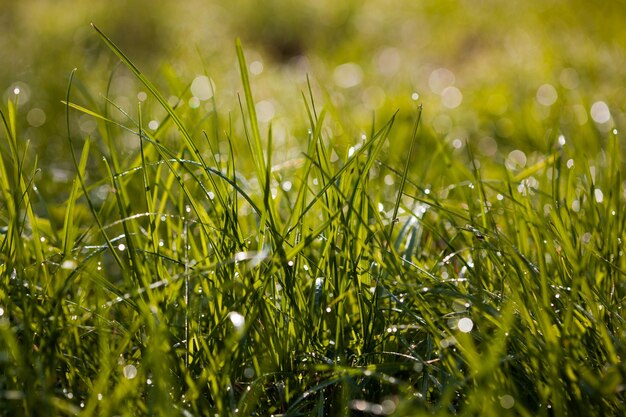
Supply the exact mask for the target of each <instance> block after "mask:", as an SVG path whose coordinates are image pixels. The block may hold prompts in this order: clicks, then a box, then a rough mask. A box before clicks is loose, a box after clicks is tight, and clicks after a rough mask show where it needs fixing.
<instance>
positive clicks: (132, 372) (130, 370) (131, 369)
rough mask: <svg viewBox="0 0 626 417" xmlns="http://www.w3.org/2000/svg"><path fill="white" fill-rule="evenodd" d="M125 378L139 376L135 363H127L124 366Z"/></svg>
mask: <svg viewBox="0 0 626 417" xmlns="http://www.w3.org/2000/svg"><path fill="white" fill-rule="evenodd" d="M123 372H124V378H126V379H133V378H135V377H136V376H137V368H136V367H135V365H126V366H125V367H124V371H123Z"/></svg>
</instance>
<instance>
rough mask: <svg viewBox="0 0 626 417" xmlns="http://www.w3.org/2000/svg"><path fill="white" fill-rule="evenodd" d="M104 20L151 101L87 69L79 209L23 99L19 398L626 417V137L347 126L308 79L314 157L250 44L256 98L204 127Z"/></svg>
mask: <svg viewBox="0 0 626 417" xmlns="http://www.w3.org/2000/svg"><path fill="white" fill-rule="evenodd" d="M96 30H97V32H98V34H99V36H100V38H101V40H102V41H103V42H104V43H105V44H106V45H107V46H108V47H109V48H110V49H111V51H112V53H114V54H115V55H117V57H118V58H119V59H120V60H121V61H122V62H123V64H124V66H125V68H126V70H127V71H129V73H132V75H133V76H134V77H135V78H136V79H137V80H138V81H139V82H140V83H141V85H142V86H143V89H144V90H145V91H146V92H147V94H148V98H147V99H146V100H145V101H142V102H140V103H138V104H137V106H136V108H135V109H126V108H123V107H122V106H120V105H118V104H116V102H115V101H114V100H113V99H110V98H109V96H108V94H105V95H104V98H94V97H92V96H89V95H88V94H87V93H86V92H85V89H84V88H77V86H78V87H81V86H80V84H77V82H76V80H75V79H74V76H72V77H71V79H70V82H69V86H68V90H67V97H66V100H65V105H66V110H67V131H68V132H67V135H66V137H67V141H68V144H69V149H71V150H72V153H71V154H70V155H68V156H67V157H68V158H70V159H71V160H72V163H73V165H74V174H73V176H74V179H73V182H72V184H71V187H70V189H68V190H67V201H65V202H63V203H62V204H60V205H59V204H52V203H48V202H47V200H46V195H45V192H43V191H44V190H39V189H38V188H37V185H38V183H39V182H40V181H41V182H43V181H44V180H43V178H44V177H45V176H46V175H49V172H48V168H47V167H46V166H45V165H44V167H43V168H40V167H39V165H38V164H39V161H38V160H37V159H36V158H33V157H31V155H30V154H29V150H28V142H27V141H26V140H25V139H24V138H23V137H22V136H21V134H20V131H19V129H18V126H19V118H20V117H21V116H20V114H19V112H18V111H17V109H18V105H17V104H18V103H17V101H18V100H19V94H16V95H15V96H14V97H13V98H11V100H9V101H8V103H7V105H6V107H4V108H3V109H2V121H3V125H4V130H3V133H2V140H3V143H2V147H3V148H2V149H3V155H2V158H0V187H1V193H2V194H1V197H0V201H1V202H2V209H1V211H0V219H1V220H2V224H3V225H6V226H3V228H2V235H1V237H0V239H1V240H0V257H1V264H0V280H1V281H0V282H1V285H0V336H1V337H0V368H1V369H2V372H1V373H0V405H1V407H0V409H1V410H3V411H2V413H4V414H6V415H46V416H52V415H54V416H58V415H77V414H80V415H85V416H89V415H120V416H130V415H163V416H173V415H181V416H190V415H220V416H228V415H259V416H267V415H285V416H300V415H312V416H324V415H329V416H342V415H345V416H348V415H353V416H360V415H363V416H365V415H392V414H393V415H400V416H420V415H441V416H443V415H462V416H470V415H481V416H501V415H520V416H564V415H581V416H588V415H622V414H623V413H624V410H625V406H624V378H625V377H626V373H625V371H626V369H625V368H624V365H623V364H622V359H621V358H623V357H624V354H625V353H626V352H624V350H625V349H626V347H625V346H626V345H625V344H624V338H625V336H626V335H625V334H624V320H623V313H622V307H623V305H624V296H625V293H626V287H625V282H626V281H625V275H624V274H625V271H626V259H625V257H624V254H623V240H624V239H625V238H626V235H625V230H626V213H625V212H624V210H623V208H622V207H623V203H624V199H625V184H624V179H623V178H622V170H623V168H624V164H623V160H622V151H621V149H620V133H619V132H617V130H613V129H611V128H609V129H606V128H601V129H588V130H587V131H586V132H584V134H580V133H578V134H574V133H573V134H572V135H571V137H569V136H568V137H566V136H563V135H562V134H560V133H559V132H560V131H561V129H559V126H558V121H557V122H554V124H552V125H550V124H549V123H552V122H551V120H547V121H546V123H548V125H544V126H543V131H541V132H540V133H539V134H540V135H541V140H543V141H544V142H546V143H547V145H546V146H545V147H544V148H545V149H544V151H541V152H538V151H537V152H534V153H530V152H529V153H528V154H526V153H524V152H522V151H519V150H518V151H517V152H511V153H510V154H509V155H508V156H505V157H502V161H501V163H493V162H494V161H493V160H491V161H490V158H489V157H488V156H480V155H478V156H477V155H475V153H476V149H473V148H472V146H471V145H469V144H467V143H463V144H460V145H459V144H457V145H455V146H452V145H451V144H450V143H448V142H445V141H441V140H438V138H437V137H435V136H433V134H432V132H430V130H429V128H428V127H424V126H422V125H421V124H420V122H421V120H420V118H421V115H422V112H423V111H428V109H426V110H423V109H422V108H421V107H420V106H418V105H417V104H416V105H415V108H414V109H412V110H410V111H408V112H407V111H404V112H398V113H395V114H394V115H393V116H391V117H389V118H387V119H383V120H378V119H377V118H376V117H374V118H373V120H372V122H371V124H370V125H369V126H359V129H360V130H361V131H362V132H366V133H362V134H361V135H352V133H351V132H352V129H350V128H348V127H346V128H345V129H339V130H340V131H341V132H343V133H341V134H335V133H333V132H337V131H338V129H334V130H333V129H331V128H329V127H328V126H337V125H342V124H343V125H345V126H350V123H351V122H350V121H349V120H346V118H347V117H348V116H349V115H346V116H344V115H342V114H341V110H340V109H337V108H336V107H334V106H332V105H331V104H330V102H328V101H327V100H325V98H324V97H323V95H322V97H321V98H320V97H319V95H318V94H317V93H316V91H318V87H317V86H314V85H311V83H310V82H309V83H308V85H307V86H306V87H305V88H304V89H303V93H302V100H301V109H298V110H295V109H294V113H295V112H297V113H298V115H293V118H294V119H295V120H297V119H298V117H300V118H302V117H301V115H302V114H304V117H303V118H302V125H301V126H299V127H298V128H297V131H298V132H300V134H301V138H300V139H301V149H300V150H299V152H298V154H297V156H296V157H292V156H291V154H289V153H288V152H285V151H284V149H283V148H282V145H281V143H280V141H279V139H278V138H277V137H276V136H275V133H274V131H273V128H272V125H271V124H264V123H261V122H260V121H259V120H258V117H257V115H256V112H257V107H256V106H255V101H254V92H253V89H254V87H255V86H254V85H252V84H251V82H250V79H249V76H248V65H247V63H246V59H245V54H244V51H243V48H242V47H241V44H239V43H238V44H237V46H236V48H237V49H236V50H237V57H238V63H239V69H240V73H241V85H242V94H241V95H240V98H239V103H238V104H239V110H238V111H237V112H233V113H228V114H222V113H220V109H219V108H217V106H214V107H213V110H212V111H210V112H208V114H206V117H204V118H203V119H201V120H197V118H196V117H195V116H194V115H193V114H192V113H191V112H190V111H189V109H188V107H185V106H184V105H183V100H185V99H188V98H189V96H190V93H189V91H188V89H185V88H182V89H181V91H178V92H177V94H178V95H179V96H180V97H181V100H180V101H176V100H170V98H169V96H168V95H167V94H166V93H163V92H161V90H160V89H159V88H157V87H155V85H154V84H152V82H151V81H150V80H148V79H147V78H146V77H145V76H144V75H143V74H142V72H141V71H140V70H139V69H138V67H137V66H136V65H135V64H134V63H133V62H131V60H130V59H129V58H127V57H126V55H124V52H123V51H121V50H120V49H119V48H118V47H117V46H116V45H115V44H114V43H113V41H111V40H110V39H109V38H108V37H107V36H106V35H105V34H103V33H102V32H100V31H99V30H98V29H96ZM233 88H236V87H234V86H233ZM321 88H323V86H322V87H321ZM77 90H79V92H76V91H77ZM81 100H82V101H81ZM81 103H87V104H81ZM146 109H148V110H146ZM149 110H152V111H153V112H154V114H146V112H147V111H149ZM85 115H86V116H87V117H89V118H91V119H92V120H93V121H94V122H95V123H97V129H96V130H95V131H94V133H93V135H92V136H85V135H83V134H80V133H77V132H76V130H75V129H74V128H73V124H72V120H74V119H75V118H76V117H83V116H85ZM286 116H287V117H290V115H286ZM147 121H150V122H151V121H156V122H157V123H155V124H150V123H149V122H147ZM516 123H517V125H516V126H517V127H518V128H519V129H521V130H522V131H523V132H525V133H527V134H528V135H529V136H531V137H534V136H533V134H534V133H535V132H536V131H538V130H539V129H538V127H537V126H535V125H533V126H528V127H526V126H524V124H523V122H521V121H516ZM605 127H606V126H605ZM564 130H567V129H564ZM429 132H430V133H429ZM538 140H539V139H538ZM589 143H594V144H595V146H596V148H597V149H598V151H597V153H590V149H596V148H591V147H590V146H589V145H588V144H589ZM459 148H460V149H459Z"/></svg>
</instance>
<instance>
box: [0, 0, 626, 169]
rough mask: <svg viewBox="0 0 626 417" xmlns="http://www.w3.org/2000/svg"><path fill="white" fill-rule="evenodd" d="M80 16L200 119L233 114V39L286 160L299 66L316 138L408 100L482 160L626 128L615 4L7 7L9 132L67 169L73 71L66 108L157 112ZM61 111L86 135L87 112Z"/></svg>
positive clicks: (1, 40) (438, 134) (294, 140)
mask: <svg viewBox="0 0 626 417" xmlns="http://www.w3.org/2000/svg"><path fill="white" fill-rule="evenodd" d="M91 22H93V23H94V24H96V25H97V26H98V27H99V28H100V29H101V30H102V31H103V32H104V33H106V34H107V35H108V36H109V37H110V38H111V39H112V40H113V41H114V42H115V43H116V44H118V46H119V47H120V48H121V49H122V50H123V51H124V52H125V53H126V54H127V55H128V56H129V57H130V59H131V60H132V61H133V62H134V63H135V64H136V65H137V66H138V67H139V68H140V69H141V70H142V71H143V72H144V73H145V74H146V76H147V77H148V78H149V79H150V80H152V81H153V82H154V83H155V84H156V85H157V86H158V87H159V88H160V89H161V92H162V93H163V95H164V96H166V97H170V98H171V99H172V100H173V102H176V100H177V99H182V102H181V104H180V107H179V108H180V111H182V112H186V111H188V112H189V113H186V114H187V115H188V116H187V118H191V119H192V120H191V121H190V123H198V124H199V126H200V124H201V122H202V120H203V118H206V117H207V116H206V115H207V114H209V113H210V112H211V111H213V110H214V106H217V111H218V113H219V114H220V115H221V117H223V118H225V119H226V120H227V119H228V117H229V115H238V116H239V117H240V109H239V103H238V98H237V95H238V94H241V93H242V88H241V82H240V80H239V71H238V68H237V60H236V55H235V47H234V41H235V39H236V38H237V37H239V38H241V39H242V42H243V45H244V50H245V52H246V57H247V60H248V66H249V71H250V74H251V83H252V87H253V91H254V95H255V100H256V101H257V112H258V116H259V119H260V121H261V124H262V126H265V127H267V126H268V124H269V123H270V122H271V123H272V126H273V128H274V133H275V134H276V143H277V144H278V145H285V147H284V149H285V150H286V152H287V153H289V152H292V153H294V154H297V153H299V152H301V151H302V148H301V147H298V146H297V144H298V143H301V142H302V140H303V137H302V136H303V135H302V134H301V133H302V131H303V130H304V131H305V132H306V127H307V124H306V112H305V107H304V105H303V99H302V94H301V93H302V92H303V91H304V92H307V83H306V77H307V75H308V76H309V77H310V79H311V84H312V88H313V92H314V94H315V97H316V100H317V103H316V104H317V105H318V106H320V107H321V106H322V105H327V106H329V108H331V110H332V111H333V112H334V114H336V115H340V116H337V118H338V119H340V120H342V121H343V122H341V123H339V122H336V121H335V122H333V121H332V120H331V121H329V132H328V133H327V134H328V135H329V136H333V135H335V136H337V137H340V136H342V135H343V136H342V137H347V138H348V139H346V140H349V139H350V138H354V140H355V141H356V140H358V138H359V137H360V134H361V132H360V130H363V129H367V128H368V126H371V123H372V120H374V119H375V120H377V123H378V126H380V125H381V124H382V123H384V122H385V121H386V120H388V119H389V117H391V116H392V115H393V114H394V112H395V111H396V110H400V113H399V116H398V124H399V125H400V127H399V128H400V130H402V128H403V127H402V126H409V123H404V124H403V122H405V121H407V122H408V120H409V119H411V118H413V117H414V110H413V108H414V107H415V104H416V103H420V104H423V106H424V118H423V132H425V134H428V135H430V137H431V138H435V139H436V140H438V141H440V142H441V143H445V144H447V145H449V146H450V147H451V148H452V149H457V150H458V152H459V153H462V152H463V149H461V148H463V147H464V146H465V144H466V143H470V144H472V145H473V146H474V150H475V152H476V153H477V154H478V155H479V156H482V157H486V158H487V159H489V158H492V159H494V160H497V159H498V158H501V157H500V156H499V155H501V154H502V155H506V154H507V153H508V152H510V151H512V150H515V149H521V150H522V151H524V152H533V151H537V152H547V151H549V150H550V149H551V148H553V147H554V144H555V143H556V141H557V138H558V136H559V135H563V136H564V137H565V138H566V140H567V141H570V140H572V141H574V142H576V141H578V142H576V143H581V144H583V145H582V146H589V152H591V153H593V154H595V153H597V152H598V146H599V145H598V144H597V142H598V138H601V137H602V136H603V135H606V134H608V132H610V131H612V130H613V129H614V128H617V129H618V130H619V128H620V126H624V125H625V124H626V52H625V48H626V25H624V22H626V2H624V1H621V0H620V1H582V0H580V1H579V0H571V1H565V0H545V1H541V2H539V1H536V2H528V1H496V0H423V1H415V0H369V1H367V0H366V1H362V0H360V1H355V0H347V1H341V2H335V1H326V0H324V1H304V0H290V1H279V0H269V1H262V2H259V1H253V0H231V1H228V2H222V1H199V0H188V1H181V2H173V1H167V2H166V1H154V0H150V1H148V0H141V1H121V0H111V1H89V2H87V1H67V0H65V1H64V0H30V1H7V0H4V1H2V7H1V8H0V62H1V63H2V65H0V91H1V92H2V98H3V101H4V102H5V103H6V101H7V100H14V99H15V93H16V92H17V91H19V99H18V102H19V116H18V117H19V121H20V124H21V128H20V137H21V139H23V140H30V141H31V149H33V150H34V151H36V152H37V153H38V154H39V158H40V160H41V161H44V162H40V163H41V164H50V165H54V166H57V167H63V166H65V167H71V165H70V161H69V158H68V154H67V152H66V151H64V149H66V146H67V145H66V143H67V141H66V139H65V136H66V128H65V116H64V115H65V110H66V109H65V106H64V105H63V104H62V103H61V101H62V100H63V99H64V98H65V92H66V89H67V83H68V78H69V74H70V72H71V70H72V69H73V68H76V69H77V72H76V77H75V85H74V86H73V91H74V93H73V101H75V102H77V103H79V104H81V105H83V106H85V107H88V108H90V109H93V110H99V109H101V108H102V106H103V103H105V96H107V97H108V98H109V99H110V100H111V101H112V102H114V103H115V104H116V105H117V106H119V107H120V108H121V109H123V110H125V111H126V112H128V113H129V115H130V116H131V117H136V114H137V105H138V103H139V102H143V101H145V105H144V110H143V111H144V113H145V114H144V117H145V121H144V122H145V124H146V125H147V124H148V123H149V122H152V126H153V127H156V126H158V122H159V118H161V117H163V116H164V114H165V113H164V112H163V111H160V110H159V109H157V106H156V105H155V104H152V105H151V104H150V98H149V97H147V96H146V94H145V88H142V86H141V85H140V83H139V82H138V81H137V80H136V79H134V77H133V76H132V75H131V74H130V72H129V71H128V70H126V69H124V68H123V66H121V65H119V60H118V59H117V58H116V57H115V55H114V54H113V53H112V52H111V51H110V50H108V49H107V48H106V46H105V45H104V44H103V42H102V41H101V40H100V39H99V38H98V36H97V34H96V32H95V31H94V30H93V29H92V27H91V25H90V23H91ZM109 78H111V84H110V86H109V87H107V83H108V82H109ZM113 113H115V112H113ZM194 114H195V116H194ZM114 118H116V120H119V121H120V122H122V123H124V118H125V116H123V115H122V114H121V113H120V112H118V114H117V115H114ZM194 118H195V119H194ZM235 118H236V117H235ZM71 119H72V124H73V126H74V127H75V128H76V132H77V133H78V134H80V135H82V136H83V137H86V136H88V135H94V136H96V135H97V132H96V122H95V120H93V118H92V117H90V116H88V115H81V114H80V113H79V112H72V114H71ZM585 138H586V139H585ZM292 147H293V149H294V150H293V151H292V150H291V148H292ZM400 151H401V152H402V150H400ZM59 169H61V168H59ZM59 172H61V171H59ZM64 178H65V179H67V178H69V176H64V175H63V174H59V175H58V179H59V180H63V179H64Z"/></svg>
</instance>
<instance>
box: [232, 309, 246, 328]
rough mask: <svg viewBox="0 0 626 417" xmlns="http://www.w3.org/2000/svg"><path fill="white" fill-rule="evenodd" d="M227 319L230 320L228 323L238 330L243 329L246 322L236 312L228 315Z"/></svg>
mask: <svg viewBox="0 0 626 417" xmlns="http://www.w3.org/2000/svg"><path fill="white" fill-rule="evenodd" d="M228 317H229V318H230V321H231V322H232V323H233V326H235V327H236V328H238V329H240V328H241V327H243V325H244V324H245V322H246V320H245V318H244V317H243V316H242V315H241V314H239V313H237V312H236V311H232V312H231V313H230V314H229V315H228Z"/></svg>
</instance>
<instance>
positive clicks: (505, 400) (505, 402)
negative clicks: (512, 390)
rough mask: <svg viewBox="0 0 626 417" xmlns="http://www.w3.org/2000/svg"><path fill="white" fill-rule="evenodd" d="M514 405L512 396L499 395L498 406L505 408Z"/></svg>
mask: <svg viewBox="0 0 626 417" xmlns="http://www.w3.org/2000/svg"><path fill="white" fill-rule="evenodd" d="M514 405H515V398H513V396H511V395H509V394H506V395H503V396H502V397H500V407H502V408H504V409H505V410H508V409H510V408H513V406H514Z"/></svg>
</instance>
